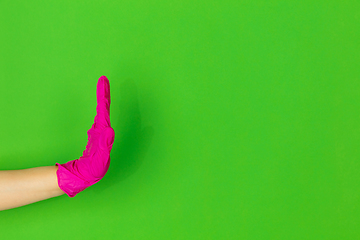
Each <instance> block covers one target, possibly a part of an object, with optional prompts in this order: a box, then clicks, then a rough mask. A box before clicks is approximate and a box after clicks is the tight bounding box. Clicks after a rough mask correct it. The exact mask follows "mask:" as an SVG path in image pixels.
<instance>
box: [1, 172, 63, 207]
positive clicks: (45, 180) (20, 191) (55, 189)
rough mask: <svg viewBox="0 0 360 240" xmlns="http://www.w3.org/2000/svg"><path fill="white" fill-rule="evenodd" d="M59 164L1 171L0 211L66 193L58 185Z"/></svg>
mask: <svg viewBox="0 0 360 240" xmlns="http://www.w3.org/2000/svg"><path fill="white" fill-rule="evenodd" d="M57 169H58V167H57V166H46V167H36V168H29V169H22V170H8V171H0V211H2V210H6V209H10V208H16V207H20V206H24V205H27V204H30V203H34V202H38V201H42V200H45V199H48V198H53V197H57V196H60V195H62V194H65V193H64V192H63V191H62V190H61V189H60V188H59V186H58V182H57V176H56V171H57Z"/></svg>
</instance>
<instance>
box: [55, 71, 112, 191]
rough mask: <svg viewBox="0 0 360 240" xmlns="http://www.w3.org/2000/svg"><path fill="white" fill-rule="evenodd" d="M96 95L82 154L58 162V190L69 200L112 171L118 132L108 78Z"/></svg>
mask: <svg viewBox="0 0 360 240" xmlns="http://www.w3.org/2000/svg"><path fill="white" fill-rule="evenodd" d="M96 95H97V107H96V116H95V119H94V124H93V125H92V127H91V128H90V129H89V130H88V131H87V134H88V143H87V145H86V149H85V150H84V152H83V155H82V156H81V157H80V158H79V159H76V160H72V161H69V162H67V163H64V164H59V163H56V166H58V167H59V169H58V170H57V172H56V173H57V177H58V184H59V187H60V189H61V190H63V191H64V192H65V193H66V194H67V195H68V196H69V197H74V196H75V195H76V194H78V193H79V192H81V191H83V190H84V189H85V188H87V187H89V186H91V185H93V184H95V183H97V182H98V181H100V180H101V179H102V178H103V177H104V176H105V174H106V172H107V170H108V169H109V165H110V151H111V149H112V146H113V143H114V137H115V133H114V130H113V128H112V127H111V125H110V84H109V80H108V79H107V78H106V77H105V76H101V77H100V78H99V80H98V83H97V90H96Z"/></svg>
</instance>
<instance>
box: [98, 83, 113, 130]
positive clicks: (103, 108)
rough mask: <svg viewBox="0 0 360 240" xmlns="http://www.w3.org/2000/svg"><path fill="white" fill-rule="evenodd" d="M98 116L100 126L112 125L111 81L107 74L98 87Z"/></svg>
mask: <svg viewBox="0 0 360 240" xmlns="http://www.w3.org/2000/svg"><path fill="white" fill-rule="evenodd" d="M96 99H97V106H96V117H95V122H96V124H97V125H98V127H100V128H105V127H109V126H110V103H111V100H110V83H109V80H108V79H107V77H106V76H101V77H100V78H99V80H98V83H97V87H96Z"/></svg>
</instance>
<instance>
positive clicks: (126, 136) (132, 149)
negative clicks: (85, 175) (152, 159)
mask: <svg viewBox="0 0 360 240" xmlns="http://www.w3.org/2000/svg"><path fill="white" fill-rule="evenodd" d="M112 92H113V93H112V94H115V93H114V90H113V91H112ZM119 93H120V96H121V100H120V103H119V104H118V105H119V106H116V109H118V110H119V111H118V112H114V111H112V114H114V115H115V116H116V117H117V119H118V122H117V124H112V125H113V126H116V129H115V128H114V130H115V141H114V145H113V148H112V151H111V163H110V168H109V170H108V172H107V174H106V175H105V177H104V178H103V179H102V181H100V182H99V184H98V185H99V187H98V188H96V190H97V191H103V190H105V189H106V188H108V187H110V186H112V185H114V184H118V183H119V182H120V181H122V180H124V179H126V178H128V177H129V176H131V175H132V174H133V173H134V172H136V171H137V170H138V169H139V167H140V165H141V163H142V162H143V160H144V158H145V155H146V152H147V150H148V148H149V146H150V144H151V141H152V138H153V135H154V129H153V128H152V127H150V126H147V127H145V128H143V127H142V125H141V115H140V109H139V101H138V90H137V87H136V84H135V82H134V80H131V79H129V80H126V81H123V82H121V84H120V91H119ZM112 104H113V103H112ZM115 119H116V118H115Z"/></svg>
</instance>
